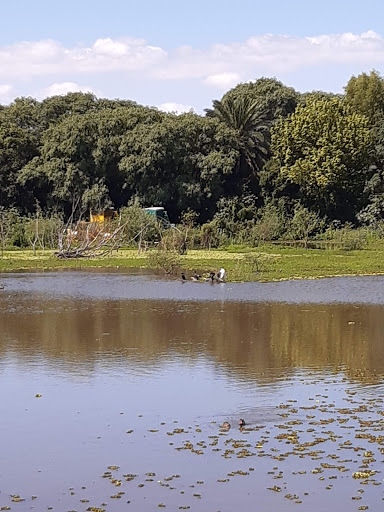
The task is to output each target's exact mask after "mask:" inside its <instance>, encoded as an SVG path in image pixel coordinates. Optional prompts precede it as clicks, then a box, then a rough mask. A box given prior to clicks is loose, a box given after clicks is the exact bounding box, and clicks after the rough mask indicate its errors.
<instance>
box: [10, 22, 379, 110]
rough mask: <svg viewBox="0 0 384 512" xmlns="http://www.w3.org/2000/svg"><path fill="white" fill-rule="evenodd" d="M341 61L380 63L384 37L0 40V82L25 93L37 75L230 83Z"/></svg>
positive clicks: (364, 65)
mask: <svg viewBox="0 0 384 512" xmlns="http://www.w3.org/2000/svg"><path fill="white" fill-rule="evenodd" d="M335 65H336V66H337V67H338V68H339V67H342V66H343V67H344V68H346V67H347V66H349V69H356V72H357V73H359V72H361V70H362V69H364V70H368V71H369V70H370V69H372V68H377V69H380V68H381V67H382V66H383V65H384V38H383V37H382V36H381V35H379V34H377V33H376V32H373V31H371V30H370V31H367V32H364V33H361V34H352V33H344V34H328V35H319V36H313V37H293V36H285V35H273V34H264V35H260V36H254V37H250V38H249V39H247V40H246V41H239V42H234V43H230V44H215V45H212V46H210V47H207V48H205V49H195V48H193V47H191V46H180V47H178V48H175V49H173V50H172V51H170V52H167V51H165V50H164V49H162V48H159V47H156V46H152V45H150V44H148V42H146V41H145V40H143V39H134V38H129V37H125V38H116V39H113V38H100V39H97V40H95V41H94V42H93V43H92V44H91V45H88V46H86V45H80V44H79V45H77V46H74V47H68V48H67V47H65V46H63V45H62V44H60V43H59V42H58V41H54V40H49V39H48V40H42V41H34V42H28V41H23V42H19V43H16V44H13V45H9V46H2V47H1V46H0V82H3V83H5V84H12V85H13V86H14V88H15V89H17V90H18V91H19V90H20V89H21V88H22V90H23V94H25V93H24V91H25V89H26V88H27V87H29V88H31V87H32V86H33V87H34V88H35V89H36V88H37V87H36V86H35V85H32V86H31V84H33V83H34V82H33V81H35V82H37V81H39V83H40V84H41V83H47V80H49V81H52V82H53V81H54V82H55V83H54V84H53V85H52V86H51V87H50V88H48V90H47V92H46V94H47V95H48V94H65V91H67V92H68V89H66V87H67V85H66V84H67V83H70V84H71V90H73V89H72V85H73V84H75V87H76V88H75V89H74V90H84V88H83V86H79V85H77V84H78V83H84V81H85V82H86V83H92V84H93V83H100V81H102V82H103V89H105V87H106V84H107V82H108V81H110V82H112V81H113V80H116V76H117V73H120V75H119V76H120V77H121V76H125V77H127V80H129V79H133V80H137V81H139V80H145V81H146V84H148V88H150V87H153V88H156V87H158V85H156V84H158V81H159V80H162V81H170V80H174V81H176V80H180V81H181V80H183V81H188V80H189V81H192V80H193V81H194V83H193V85H191V87H192V86H196V85H197V84H198V82H199V83H200V85H201V84H203V85H206V86H211V87H212V86H213V87H216V88H218V89H226V88H229V87H232V86H233V85H235V84H236V83H238V82H245V81H249V80H252V79H254V78H257V77H260V76H263V75H264V76H278V77H279V78H280V79H283V77H284V75H288V74H292V73H298V72H301V73H306V74H307V75H309V74H310V73H312V72H313V70H315V69H316V68H322V69H323V70H326V67H327V66H335ZM122 74H123V75H122ZM92 76H93V77H92ZM48 83H49V82H48ZM184 83H186V82H184ZM191 83H192V82H191ZM314 86H315V87H316V84H314ZM40 87H41V86H40ZM51 88H53V89H52V90H51ZM89 89H90V88H88V87H87V90H89ZM50 90H51V92H50ZM56 91H58V92H56ZM29 94H30V93H29ZM160 101H161V100H160ZM170 108H172V109H173V108H174V106H172V107H170ZM181 108H184V106H181ZM176 110H177V109H176Z"/></svg>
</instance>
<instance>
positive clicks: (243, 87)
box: [224, 77, 301, 123]
mask: <svg viewBox="0 0 384 512" xmlns="http://www.w3.org/2000/svg"><path fill="white" fill-rule="evenodd" d="M226 97H231V98H233V99H238V98H244V97H247V98H249V99H250V100H254V101H257V102H258V104H259V105H260V109H261V110H262V111H263V112H264V113H265V118H266V119H268V120H269V121H270V122H272V123H273V122H274V121H276V120H277V119H280V117H287V116H288V115H289V114H292V113H293V112H294V111H295V109H296V107H297V105H298V103H299V102H300V98H301V96H300V94H299V93H298V92H297V91H295V89H293V88H292V87H287V86H286V85H284V84H283V83H282V82H280V81H279V80H276V78H265V77H263V78H259V79H258V80H255V81H252V82H246V83H243V84H239V85H237V86H236V87H234V88H233V89H231V90H230V91H228V92H227V93H226V94H225V95H224V98H226Z"/></svg>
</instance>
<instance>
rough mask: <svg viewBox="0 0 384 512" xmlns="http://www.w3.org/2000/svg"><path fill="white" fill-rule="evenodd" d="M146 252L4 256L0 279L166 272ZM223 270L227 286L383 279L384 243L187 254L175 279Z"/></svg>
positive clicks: (10, 253)
mask: <svg viewBox="0 0 384 512" xmlns="http://www.w3.org/2000/svg"><path fill="white" fill-rule="evenodd" d="M148 254H150V253H149V252H146V253H140V254H138V253H137V250H136V249H120V250H119V252H117V253H114V254H113V255H112V256H108V257H102V258H92V259H85V258H84V259H83V258H79V259H68V260H62V259H58V258H55V257H54V256H53V251H49V252H47V251H45V252H42V251H40V252H38V253H37V254H36V255H33V253H32V251H31V250H20V251H18V250H16V251H6V252H5V253H4V258H3V259H0V275H1V274H10V273H11V274H12V273H17V272H28V271H29V272H46V271H55V270H56V271H57V270H87V269H89V270H92V269H98V270H100V269H104V270H106V271H108V270H110V271H111V270H113V269H114V270H119V271H124V270H129V269H137V270H139V271H145V270H147V271H149V272H153V273H156V274H159V273H160V274H161V273H165V272H164V270H163V269H161V268H157V269H154V268H153V267H151V266H150V259H149V258H148V257H147V256H148ZM221 267H224V268H225V270H226V272H227V279H226V281H227V282H261V283H264V282H280V281H294V280H306V279H307V280H313V279H324V278H330V277H348V276H351V277H352V276H375V275H378V276H380V275H384V243H380V244H376V245H375V246H373V247H370V248H367V249H362V250H357V251H324V250H320V249H292V248H286V247H282V248H276V247H271V246H265V247H260V248H257V249H250V248H249V249H248V248H246V249H244V248H239V249H237V250H236V249H235V250H233V249H231V250H211V251H209V250H202V249H199V250H189V251H188V253H187V254H186V255H183V256H181V257H180V260H179V262H178V266H177V267H175V270H174V271H173V272H172V275H173V276H178V275H180V272H182V271H184V272H186V274H187V278H188V279H189V274H191V273H192V271H194V270H197V271H198V273H200V274H202V275H207V276H208V274H209V272H210V271H215V272H217V271H218V269H219V268H221Z"/></svg>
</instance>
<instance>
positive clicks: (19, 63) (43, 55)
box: [0, 38, 167, 78]
mask: <svg viewBox="0 0 384 512" xmlns="http://www.w3.org/2000/svg"><path fill="white" fill-rule="evenodd" d="M166 56H167V53H166V52H165V51H164V50H162V49H161V48H158V47H155V46H149V45H147V44H145V41H143V40H141V39H132V38H124V39H118V40H112V39H97V40H96V41H95V43H94V44H93V45H92V46H91V47H84V46H83V47H82V46H78V47H75V48H65V47H64V46H62V45H61V44H60V43H58V42H56V41H53V40H44V41H37V42H21V43H17V44H14V45H11V46H3V47H0V77H1V76H6V77H10V78H31V77H33V76H40V77H41V76H44V75H52V74H56V75H63V74H68V73H71V74H72V75H73V74H85V73H108V72H111V71H138V70H143V69H144V70H145V69H151V68H152V67H153V66H158V65H160V64H161V62H162V61H163V60H164V59H165V58H166Z"/></svg>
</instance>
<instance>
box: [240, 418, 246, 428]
mask: <svg viewBox="0 0 384 512" xmlns="http://www.w3.org/2000/svg"><path fill="white" fill-rule="evenodd" d="M245 425H246V423H245V420H243V418H240V419H239V427H240V428H241V427H245Z"/></svg>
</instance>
